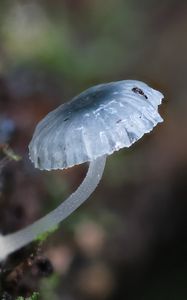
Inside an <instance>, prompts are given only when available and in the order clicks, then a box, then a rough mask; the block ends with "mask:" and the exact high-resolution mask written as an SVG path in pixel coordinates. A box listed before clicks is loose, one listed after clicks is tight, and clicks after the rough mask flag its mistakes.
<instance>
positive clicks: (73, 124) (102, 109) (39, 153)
mask: <svg viewBox="0 0 187 300" xmlns="http://www.w3.org/2000/svg"><path fill="white" fill-rule="evenodd" d="M162 99H163V95H162V94H161V93H160V92H158V91H156V90H154V89H152V88H150V87H149V86H148V85H147V84H145V83H143V82H140V81H136V80H123V81H118V82H111V83H107V84H100V85H97V86H94V87H91V88H89V89H88V90H86V91H85V92H83V93H81V94H80V95H78V96H77V97H75V98H73V100H72V101H70V102H68V103H65V104H63V105H61V106H59V107H58V108H57V109H55V110H54V111H52V112H50V113H49V114H48V115H47V116H46V117H45V118H44V119H43V120H42V121H41V122H40V123H39V124H38V126H37V127H36V130H35V132H34V136H33V138H32V141H31V143H30V145H29V151H30V158H31V160H32V162H33V163H34V165H35V167H37V168H39V169H42V170H51V169H64V168H68V167H71V166H73V165H76V164H81V163H83V162H86V161H92V160H94V159H96V158H97V157H99V156H102V155H105V154H111V153H113V152H114V151H116V150H119V149H121V148H123V147H129V146H130V145H132V144H133V143H134V142H135V141H137V140H138V139H140V138H141V137H142V136H143V135H144V133H147V132H150V131H151V130H152V129H153V127H154V126H156V125H157V123H159V122H162V121H163V120H162V118H161V117H160V115H159V113H158V105H159V104H161V101H162Z"/></svg>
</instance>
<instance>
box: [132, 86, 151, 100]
mask: <svg viewBox="0 0 187 300" xmlns="http://www.w3.org/2000/svg"><path fill="white" fill-rule="evenodd" d="M132 91H133V92H134V93H135V94H139V95H142V96H144V97H145V99H148V97H147V96H146V95H145V94H144V92H143V91H142V90H141V89H140V88H138V87H133V88H132Z"/></svg>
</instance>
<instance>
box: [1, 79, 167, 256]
mask: <svg viewBox="0 0 187 300" xmlns="http://www.w3.org/2000/svg"><path fill="white" fill-rule="evenodd" d="M162 99H163V95H162V94H161V93H160V92H158V91H156V90H154V89H152V88H150V87H149V86H148V85H147V84H145V83H143V82H141V81H136V80H123V81H118V82H111V83H106V84H100V85H97V86H94V87H91V88H89V89H88V90H86V91H84V92H83V93H81V94H80V95H78V96H77V97H75V98H73V99H72V100H71V101H70V102H68V103H65V104H63V105H61V106H59V107H58V108H57V109H55V110H54V111H52V112H50V113H49V114H48V115H47V116H46V117H45V118H44V119H43V120H42V121H41V122H40V123H39V124H38V125H37V127H36V130H35V132H34V135H33V138H32V140H31V143H30V145H29V152H30V159H31V161H32V162H33V163H34V166H35V167H36V168H39V169H40V170H49V171H50V170H56V169H65V168H70V167H72V166H74V165H78V164H81V163H84V162H89V168H88V172H87V175H86V177H85V179H84V180H83V182H82V183H81V185H80V186H79V187H78V189H77V190H76V191H75V192H74V193H72V194H71V196H69V197H68V198H67V199H66V200H65V201H64V202H62V204H60V205H59V206H58V207H57V208H56V209H54V210H53V211H51V212H50V213H49V214H47V215H46V216H45V217H43V218H41V219H40V220H38V221H36V222H34V223H33V224H31V225H29V226H27V227H26V228H24V229H21V230H19V231H17V232H15V233H11V234H8V235H6V236H3V235H1V236H0V260H2V259H5V258H6V257H7V255H9V254H10V253H12V252H14V251H16V250H18V249H20V248H21V247H23V246H25V245H27V244H28V243H30V242H32V241H33V240H35V239H36V238H37V236H39V235H41V234H42V233H44V232H46V231H48V230H50V229H51V228H54V226H56V225H57V224H58V223H59V222H61V221H62V220H64V219H65V218H67V217H68V216H69V215H70V214H71V213H72V212H73V211H74V210H75V209H77V208H78V207H79V206H80V205H81V204H82V203H83V202H84V201H85V200H86V199H88V197H89V196H90V195H91V193H92V192H93V191H94V190H95V188H96V187H97V185H98V183H99V181H100V180H101V177H102V174H103V171H104V167H105V162H106V157H107V155H109V154H112V153H113V152H114V151H117V150H119V149H121V148H123V147H130V146H131V145H132V144H133V143H134V142H136V141H137V140H139V139H140V138H141V137H142V136H143V135H144V133H148V132H150V131H151V130H152V129H153V127H155V126H156V125H157V123H160V122H162V121H163V119H162V118H161V117H160V115H159V113H158V105H159V104H161V101H162Z"/></svg>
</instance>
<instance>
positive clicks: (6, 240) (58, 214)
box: [0, 155, 106, 261]
mask: <svg viewBox="0 0 187 300" xmlns="http://www.w3.org/2000/svg"><path fill="white" fill-rule="evenodd" d="M105 163H106V156H105V155H104V156H101V157H99V158H97V159H95V160H93V161H91V162H90V165H89V168H88V172H87V174H86V177H85V179H84V180H83V182H82V183H81V185H80V186H79V187H78V188H77V190H76V191H75V192H74V193H72V194H71V195H70V196H69V197H68V198H67V199H66V200H65V201H64V202H63V203H61V204H60V205H59V206H58V207H57V208H56V209H54V210H53V211H52V212H50V213H49V214H47V215H46V216H44V217H43V218H41V219H40V220H38V221H36V222H34V223H33V224H31V225H29V226H27V227H26V228H24V229H21V230H19V231H17V232H15V233H11V234H8V235H6V236H3V235H0V261H1V260H3V259H5V258H6V257H7V256H8V255H9V254H11V253H13V252H15V251H16V250H18V249H20V248H22V247H23V246H25V245H27V244H28V243H30V242H32V241H34V240H35V239H37V237H38V236H40V235H41V234H43V233H45V232H47V231H49V230H50V229H52V228H54V227H55V226H56V225H57V224H58V223H59V222H61V221H62V220H64V219H65V218H67V217H68V216H69V215H70V214H71V213H72V212H73V211H74V210H75V209H77V208H78V207H79V206H80V205H81V204H82V203H83V202H84V201H86V200H87V199H88V197H89V196H90V195H91V194H92V192H93V191H94V190H95V188H96V187H97V185H98V183H99V181H100V180H101V177H102V175H103V171H104V167H105Z"/></svg>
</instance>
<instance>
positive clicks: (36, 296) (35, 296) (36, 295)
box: [16, 292, 39, 300]
mask: <svg viewBox="0 0 187 300" xmlns="http://www.w3.org/2000/svg"><path fill="white" fill-rule="evenodd" d="M16 300H39V293H36V292H34V293H33V294H32V296H30V297H29V298H24V297H18V298H16Z"/></svg>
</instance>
